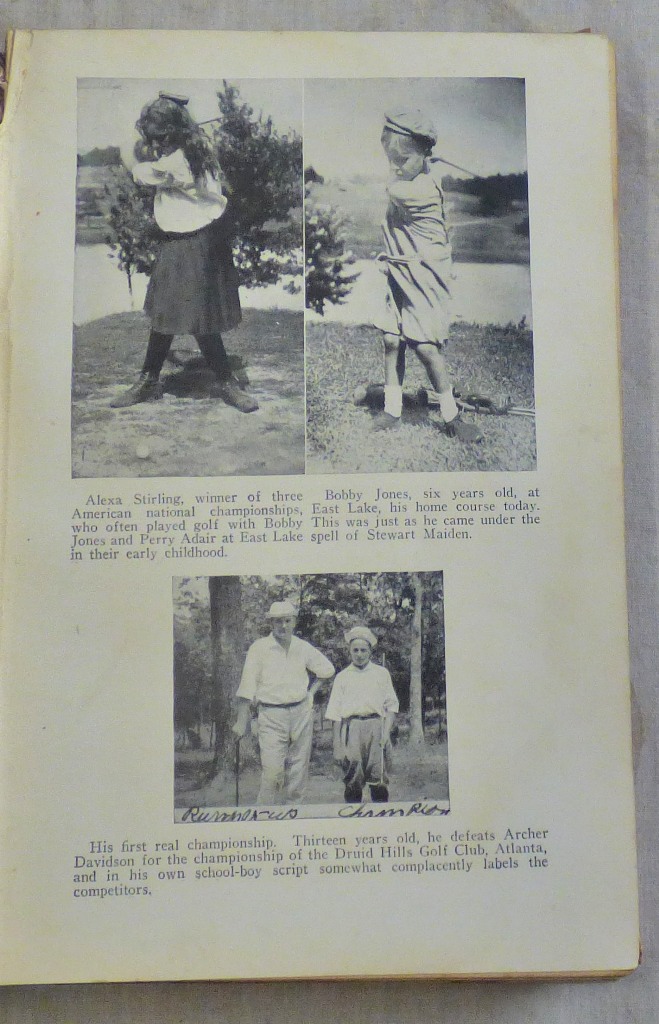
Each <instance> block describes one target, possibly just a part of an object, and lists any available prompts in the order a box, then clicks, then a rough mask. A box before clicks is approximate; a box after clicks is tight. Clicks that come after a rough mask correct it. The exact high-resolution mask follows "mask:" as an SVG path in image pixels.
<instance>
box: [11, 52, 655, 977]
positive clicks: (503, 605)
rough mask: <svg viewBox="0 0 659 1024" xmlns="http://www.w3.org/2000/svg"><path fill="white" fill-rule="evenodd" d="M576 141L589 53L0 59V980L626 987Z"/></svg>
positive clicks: (595, 186)
mask: <svg viewBox="0 0 659 1024" xmlns="http://www.w3.org/2000/svg"><path fill="white" fill-rule="evenodd" d="M154 103H155V104H156V106H154ZM158 104H159V105H158ZM614 111H615V102H614V87H613V72H612V57H611V53H610V49H609V46H608V43H607V42H606V41H605V40H604V39H601V38H597V37H590V36H555V37H553V36H524V35H514V36H513V35H510V36H507V35H478V36H475V35H474V36H470V35H460V34H451V35H433V34H422V35H421V34H413V33H406V34H404V35H403V34H400V35H399V34H395V33H388V34H386V35H373V34H368V33H364V34H359V35H353V34H333V33H318V34H314V33H309V34H295V33H277V34H269V33H249V34H247V33H212V32H208V33H193V32H190V33H184V32H176V33H170V32H160V33H140V32H126V33H123V32H58V33H50V32H37V33H26V32H19V33H17V34H16V37H15V41H14V52H13V59H12V69H11V82H10V97H9V104H8V109H7V115H6V119H5V123H4V125H3V127H2V137H1V138H2V142H1V144H2V168H3V177H4V179H5V180H6V181H7V182H8V184H7V194H8V196H9V200H10V201H9V204H8V209H9V214H8V220H9V223H8V231H7V233H6V241H5V243H4V244H5V253H6V255H5V258H4V263H3V266H4V274H3V282H4V281H5V280H6V281H7V290H8V294H9V303H8V308H9V351H10V353H11V367H10V385H9V390H10V405H9V428H8V448H7V459H6V469H7V479H8V490H7V499H6V503H5V504H6V510H5V520H6V555H5V564H4V567H3V568H4V591H3V602H4V603H3V609H2V611H3V637H2V639H3V662H2V669H3V674H2V707H3V713H2V718H1V722H2V725H1V728H2V743H1V747H0V749H1V750H2V754H1V758H2V760H1V764H2V775H1V778H2V788H1V793H2V797H1V800H2V809H3V815H2V817H3V827H2V841H1V843H0V858H1V859H0V863H1V865H2V867H1V871H2V874H1V879H2V883H1V891H2V899H1V900H0V943H1V948H2V955H1V956H0V980H1V981H2V982H3V983H30V982H34V983H50V982H77V981H121V980H126V981H128V980H147V979H149V980H155V979H160V980H167V979H170V980H178V979H194V978H227V979H228V978H294V977H295V978H297V977H300V978H312V977H326V978H333V977H370V976H374V977H375V976H377V977H383V976H392V977H412V976H414V977H425V976H427V977H447V978H449V977H450V978H467V977H474V976H478V977H520V976H534V977H552V976H584V975H600V974H602V975H608V974H616V973H623V972H625V971H629V970H632V969H633V968H634V966H635V965H636V963H637V961H638V920H637V910H636V875H635V854H634V819H633V796H632V781H631V756H630V736H629V695H628V656H627V623H626V602H625V562H624V546H623V520H622V508H623V505H622V453H621V439H620V400H619V366H618V334H617V330H618V327H617V323H618V315H617V263H616V222H615V208H614V187H613V182H614V177H615V166H614V159H615V157H614V154H615V119H614ZM136 122H137V123H138V128H136V127H135V125H136ZM200 122H205V123H204V124H203V125H202V126H201V127H198V126H199V123H200ZM140 132H141V133H142V134H141V135H140ZM240 132H243V134H242V135H241V134H240ZM200 133H201V134H200ZM191 140H192V142H191ZM195 140H196V141H195ZM199 140H201V141H199ZM204 140H205V141H204ZM237 140H238V141H237ZM401 140H402V141H401ZM136 144H137V147H136ZM209 153H210V154H211V156H210V157H209V156H208V154H209ZM218 153H219V154H220V157H219V160H220V163H221V165H222V166H221V172H219V171H217V167H216V163H214V162H213V161H214V160H215V158H216V156H217V154H218ZM200 154H201V155H200ZM204 160H206V161H207V162H206V163H204ZM208 161H210V162H208ZM136 168H137V169H136ZM136 182H138V183H139V182H141V184H140V185H139V187H138V184H136ZM286 190H288V191H286ZM268 204H269V205H268ZM277 204H278V205H277ZM225 207H226V210H225ZM266 214H267V215H266ZM6 216H7V215H6ZM383 221H384V225H385V226H384V231H383V230H382V226H381V224H382V222H383ZM138 243H139V244H138ZM7 268H9V271H8V270H7ZM145 271H148V273H145ZM305 272H306V294H305V286H304V284H305V282H304V277H305ZM3 287H4V285H3ZM305 299H306V305H305ZM145 300H146V313H145V312H144V311H143V310H142V305H143V303H144V302H145ZM333 300H339V301H333ZM154 332H155V333H154ZM220 335H221V336H222V339H223V340H222V341H218V338H219V336H220ZM195 339H196V341H197V344H195ZM392 339H393V340H392ZM224 346H226V350H225V348H224ZM165 349H167V350H168V356H169V360H170V361H169V362H167V363H164V362H163V360H164V359H165ZM198 349H199V350H200V351H198ZM387 353H388V354H387ZM145 360H146V361H145ZM227 360H228V361H227ZM403 363H404V373H403ZM154 368H155V369H154ZM141 371H142V373H143V374H144V376H142V377H140V372H141ZM158 373H159V374H160V376H159V377H158ZM401 379H402V383H400V382H401ZM384 384H386V387H387V389H388V390H385V389H383V385H384ZM397 388H398V389H399V390H397ZM401 388H402V396H401V394H400V389H401ZM397 402H398V403H399V404H398V405H396V403H397ZM257 406H258V408H257ZM392 410H393V412H392ZM456 412H458V417H457V418H456V416H455V413H456ZM464 425H468V426H469V427H471V428H472V429H471V430H466V431H465V430H464ZM475 434H477V435H482V437H481V439H480V440H476V439H475V437H474V435H475ZM241 723H242V725H241Z"/></svg>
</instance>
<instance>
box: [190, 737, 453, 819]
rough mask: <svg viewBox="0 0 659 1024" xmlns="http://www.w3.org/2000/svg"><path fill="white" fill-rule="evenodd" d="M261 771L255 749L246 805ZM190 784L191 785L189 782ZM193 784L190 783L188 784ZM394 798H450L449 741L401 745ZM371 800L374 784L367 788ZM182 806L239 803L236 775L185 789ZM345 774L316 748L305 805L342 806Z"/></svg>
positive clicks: (247, 766)
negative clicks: (198, 787) (201, 786)
mask: <svg viewBox="0 0 659 1024" xmlns="http://www.w3.org/2000/svg"><path fill="white" fill-rule="evenodd" d="M260 778H261V771H260V767H259V764H258V761H257V758H256V757H255V755H254V753H253V751H252V750H250V749H249V748H248V751H247V754H246V756H245V757H243V758H241V770H240V805H241V806H243V807H249V806H254V804H255V803H256V797H257V794H258V790H259V783H260ZM183 785H185V784H183ZM188 785H189V783H188ZM389 796H390V801H392V802H397V801H402V802H408V801H415V800H447V799H448V757H447V744H446V742H443V743H438V744H432V745H427V746H426V745H423V746H420V747H408V746H399V747H396V748H395V749H394V752H393V770H392V772H391V781H390V786H389ZM364 801H365V802H366V801H368V787H367V788H366V789H365V792H364ZM175 802H176V806H177V807H192V806H199V807H233V806H235V803H236V799H235V778H234V777H232V774H231V773H230V772H228V773H227V774H226V775H221V776H218V778H217V779H215V780H214V781H213V782H212V783H211V784H209V785H207V786H205V787H203V788H201V789H193V788H191V786H190V788H183V786H182V787H181V789H180V791H179V792H178V793H177V795H176V801H175ZM343 802H344V800H343V783H342V772H341V769H340V767H339V766H338V765H336V764H335V763H334V762H333V760H332V757H331V753H330V751H329V750H321V751H317V750H314V754H313V757H312V761H311V767H310V772H309V780H308V783H307V790H306V794H305V799H304V804H305V806H313V805H316V806H317V805H323V804H342V803H343Z"/></svg>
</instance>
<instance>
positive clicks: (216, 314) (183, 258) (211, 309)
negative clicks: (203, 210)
mask: <svg viewBox="0 0 659 1024" xmlns="http://www.w3.org/2000/svg"><path fill="white" fill-rule="evenodd" d="M222 220H223V218H220V219H219V220H215V221H213V222H212V223H211V224H209V225H208V226H207V227H204V228H201V230H200V231H194V232H191V233H189V234H185V235H179V234H165V233H164V232H163V233H162V235H161V241H160V249H159V251H158V254H157V256H156V262H155V265H154V267H153V271H152V273H151V278H150V280H149V286H148V288H147V293H146V300H145V303H144V309H145V311H146V313H147V314H148V315H149V317H150V318H151V327H152V329H153V330H154V331H158V332H159V333H160V334H194V335H198V334H218V333H222V332H223V331H228V330H229V329H230V328H231V327H235V326H236V325H237V324H239V323H240V321H241V319H242V317H241V312H240V299H239V297H238V274H237V271H236V268H235V266H234V262H233V257H232V254H231V240H230V237H229V234H228V232H227V230H226V227H225V226H224V224H223V223H222Z"/></svg>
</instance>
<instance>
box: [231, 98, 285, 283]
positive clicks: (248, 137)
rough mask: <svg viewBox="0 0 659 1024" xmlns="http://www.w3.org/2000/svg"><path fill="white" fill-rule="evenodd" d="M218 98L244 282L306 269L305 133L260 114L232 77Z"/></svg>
mask: <svg viewBox="0 0 659 1024" xmlns="http://www.w3.org/2000/svg"><path fill="white" fill-rule="evenodd" d="M217 99H218V104H219V108H220V114H221V119H220V122H219V124H218V125H217V127H215V129H214V132H213V139H214V144H215V148H216V152H217V156H218V159H219V161H220V167H221V168H222V175H223V180H224V182H225V184H226V189H227V192H228V194H229V197H230V210H231V216H232V219H233V221H234V224H235V229H236V246H235V257H236V265H237V267H238V271H239V273H240V276H241V279H242V282H243V283H244V284H247V285H252V286H253V285H257V284H268V283H271V282H274V281H277V280H278V279H279V278H280V277H281V276H282V274H300V273H301V269H302V268H301V260H300V258H299V256H297V253H296V250H299V249H300V248H301V243H302V138H301V136H300V135H298V134H297V133H296V132H291V133H290V134H281V133H280V132H278V131H277V129H276V128H275V127H274V125H273V122H272V118H271V117H263V115H261V114H259V115H258V116H256V115H255V114H254V111H253V109H252V107H250V106H249V105H248V104H247V103H243V102H241V99H240V93H239V91H238V89H237V88H236V87H235V86H232V85H230V84H229V83H228V82H226V81H225V82H224V83H223V89H222V90H221V91H220V92H218V94H217Z"/></svg>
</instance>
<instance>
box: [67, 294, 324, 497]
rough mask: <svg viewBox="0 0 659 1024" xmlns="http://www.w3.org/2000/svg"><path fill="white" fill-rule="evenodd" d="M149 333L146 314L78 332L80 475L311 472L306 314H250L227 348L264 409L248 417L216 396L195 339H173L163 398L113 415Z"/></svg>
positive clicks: (76, 468)
mask: <svg viewBox="0 0 659 1024" xmlns="http://www.w3.org/2000/svg"><path fill="white" fill-rule="evenodd" d="M148 333H149V324H148V320H147V319H146V318H145V317H144V315H143V314H141V313H117V314H114V315H112V316H108V317H103V318H102V319H100V320H94V321H92V322H90V323H88V324H84V325H83V326H82V327H79V328H77V329H76V331H75V335H74V346H73V379H72V410H71V428H72V446H71V455H72V475H73V476H74V477H90V478H91V477H157V476H191V477H192V476H243V475H282V474H290V473H303V472H304V332H303V316H302V313H301V312H300V313H294V312H293V313H292V312H290V311H286V310H246V311H245V312H244V319H243V322H242V324H241V325H240V326H239V327H238V328H236V330H234V331H231V332H230V333H228V334H227V336H226V338H225V343H226V347H227V351H228V352H229V353H230V357H231V361H232V365H233V368H234V371H237V372H238V375H239V376H241V375H244V376H245V381H246V382H247V381H248V382H249V383H248V384H247V390H248V393H250V394H252V395H253V396H254V397H255V398H256V399H257V400H258V402H259V406H260V408H259V410H258V412H255V413H250V414H249V415H246V414H244V413H240V412H238V411H237V410H236V409H233V408H230V407H229V406H227V405H225V404H224V402H222V401H221V400H220V399H218V398H217V397H215V395H214V383H215V382H214V377H213V375H212V373H210V371H209V370H208V369H207V367H206V364H205V363H204V361H203V360H202V359H201V358H199V357H198V350H197V347H196V343H195V342H194V340H193V339H191V338H184V339H180V338H175V339H174V344H173V346H172V355H173V361H174V364H176V366H177V368H175V369H173V371H170V372H168V370H167V365H166V367H165V372H164V373H163V377H162V379H163V384H164V398H163V399H162V401H159V402H149V403H143V404H140V405H135V406H131V407H128V408H126V409H113V408H111V402H112V401H113V399H115V398H117V397H118V396H119V395H120V394H121V393H122V392H123V391H124V390H125V388H126V387H128V386H129V385H130V384H131V383H133V381H134V380H135V379H136V378H137V376H138V374H139V372H140V369H141V366H142V361H143V359H144V353H145V351H146V343H147V338H148ZM169 365H170V366H171V365H172V364H169Z"/></svg>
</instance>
